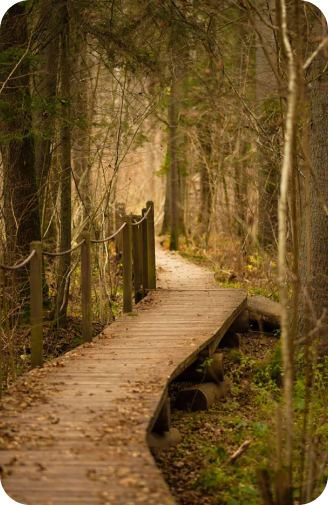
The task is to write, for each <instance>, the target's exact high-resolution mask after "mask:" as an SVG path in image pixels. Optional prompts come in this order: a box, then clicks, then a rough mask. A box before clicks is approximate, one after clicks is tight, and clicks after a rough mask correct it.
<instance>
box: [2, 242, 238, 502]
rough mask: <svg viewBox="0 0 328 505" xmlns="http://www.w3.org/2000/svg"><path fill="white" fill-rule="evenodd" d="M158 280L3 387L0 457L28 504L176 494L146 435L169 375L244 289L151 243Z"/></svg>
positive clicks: (221, 321) (227, 314)
mask: <svg viewBox="0 0 328 505" xmlns="http://www.w3.org/2000/svg"><path fill="white" fill-rule="evenodd" d="M156 254H157V257H156V261H157V267H158V275H159V280H158V286H159V289H158V290H157V291H156V292H152V293H150V294H149V295H148V296H147V297H146V298H144V299H143V300H142V302H140V303H139V304H138V306H137V307H136V309H135V311H136V313H137V315H136V316H133V315H124V316H122V317H120V318H119V319H118V320H117V321H116V322H115V323H114V324H112V325H111V326H110V327H108V329H106V330H105V331H104V332H103V334H101V335H100V336H98V337H97V338H96V339H94V342H93V343H91V344H84V345H83V346H81V347H80V348H78V349H75V350H74V351H71V352H70V353H68V354H66V355H65V356H64V357H63V358H62V359H59V360H57V361H55V362H53V363H50V364H47V365H46V366H45V367H44V368H43V369H41V370H39V369H38V370H34V371H32V372H30V373H29V374H27V375H26V376H24V377H23V378H22V379H21V380H19V381H18V382H17V383H16V385H15V386H13V388H12V389H11V390H10V392H9V393H8V394H7V395H5V398H4V400H3V401H2V404H1V410H0V449H1V451H0V465H1V469H2V473H3V477H2V485H3V487H4V489H5V491H6V492H7V493H8V495H9V496H11V497H12V498H13V499H14V500H16V501H17V502H18V503H22V504H25V505H57V504H58V505H59V504H61V505H73V504H74V505H84V504H85V505H86V504H88V505H120V504H122V505H123V504H124V505H138V504H145V505H148V504H149V505H150V504H154V505H155V504H156V505H166V504H173V503H175V501H174V499H173V498H172V496H171V495H170V493H169V490H168V488H167V486H166V484H165V482H164V480H163V478H162V476H161V473H160V471H159V470H158V469H157V467H156V465H155V463H154V461H153V458H152V456H151V454H150V452H149V449H148V445H147V442H146V434H147V431H148V430H150V429H151V427H152V424H153V422H154V419H155V418H156V416H157V414H158V412H159V409H160V407H161V404H162V402H163V399H164V398H165V393H166V389H167V386H168V383H169V382H170V380H171V379H172V378H174V377H175V376H177V375H178V374H179V373H180V372H181V371H182V370H183V369H184V368H186V366H187V365H188V364H190V363H191V362H192V361H193V360H194V359H195V358H196V356H197V355H198V353H199V351H200V350H201V349H203V348H205V347H206V346H207V345H208V344H209V343H210V342H212V341H214V340H215V343H218V342H219V340H220V339H221V338H222V336H223V335H224V333H225V332H226V331H227V329H228V327H229V326H230V324H231V323H232V322H233V321H234V319H235V318H236V317H237V316H238V315H239V313H240V312H241V311H242V310H243V309H244V308H245V307H246V295H245V292H243V291H241V290H232V289H219V288H217V286H216V284H215V281H214V279H213V273H212V272H209V271H207V270H205V269H202V268H200V267H198V266H195V265H193V264H191V263H189V262H188V261H186V260H183V259H182V258H181V257H180V256H179V255H178V254H177V253H169V252H167V251H165V250H163V249H162V248H157V252H156Z"/></svg>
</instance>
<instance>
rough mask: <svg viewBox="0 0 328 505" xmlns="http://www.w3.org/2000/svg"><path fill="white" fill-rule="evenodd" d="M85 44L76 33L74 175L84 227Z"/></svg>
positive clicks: (87, 202)
mask: <svg viewBox="0 0 328 505" xmlns="http://www.w3.org/2000/svg"><path fill="white" fill-rule="evenodd" d="M86 49H87V45H86V40H85V39H84V38H83V37H82V35H81V34H78V35H77V41H76V47H75V50H74V53H75V60H76V64H75V72H74V73H75V76H76V80H75V88H76V89H75V90H74V91H75V93H74V95H75V103H74V112H75V114H76V115H77V117H79V118H80V120H81V119H82V126H81V127H79V128H76V131H75V138H74V151H73V153H74V154H73V156H74V175H75V181H76V185H77V191H78V198H77V199H78V200H80V199H81V200H82V205H83V217H82V219H83V221H84V222H85V223H86V225H85V228H86V229H88V228H89V227H90V223H89V222H88V219H89V218H90V214H91V192H90V184H91V181H90V166H89V159H90V141H89V135H90V134H91V127H90V119H91V118H90V117H89V116H90V113H91V114H92V111H90V112H89V106H88V104H89V93H88V81H89V75H88V71H87V50H86Z"/></svg>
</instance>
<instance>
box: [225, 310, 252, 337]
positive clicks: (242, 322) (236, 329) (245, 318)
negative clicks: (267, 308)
mask: <svg viewBox="0 0 328 505" xmlns="http://www.w3.org/2000/svg"><path fill="white" fill-rule="evenodd" d="M248 332H249V312H248V310H247V309H246V310H243V311H242V312H241V313H240V314H239V316H238V317H237V318H236V319H235V320H234V322H233V323H232V324H231V326H230V328H229V329H228V331H227V333H248Z"/></svg>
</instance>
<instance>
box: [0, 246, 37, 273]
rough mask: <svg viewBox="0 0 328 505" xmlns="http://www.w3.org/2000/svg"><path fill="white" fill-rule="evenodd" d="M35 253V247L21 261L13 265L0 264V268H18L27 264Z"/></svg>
mask: <svg viewBox="0 0 328 505" xmlns="http://www.w3.org/2000/svg"><path fill="white" fill-rule="evenodd" d="M35 254H36V249H33V251H31V252H30V254H29V255H28V257H27V258H25V260H23V261H22V262H21V263H17V265H13V266H6V265H1V264H0V268H2V269H3V270H19V269H20V268H23V267H25V265H27V264H28V263H29V262H30V261H31V259H32V258H33V257H34V256H35Z"/></svg>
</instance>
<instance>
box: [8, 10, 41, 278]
mask: <svg viewBox="0 0 328 505" xmlns="http://www.w3.org/2000/svg"><path fill="white" fill-rule="evenodd" d="M0 40H1V48H0V49H1V53H2V60H1V61H2V64H1V67H0V69H1V70H0V72H1V74H0V79H1V82H2V83H5V86H4V88H3V91H2V93H1V97H0V101H1V113H0V128H1V137H0V149H1V155H2V161H3V193H4V218H5V231H6V249H7V251H6V252H7V258H6V260H7V261H8V262H13V261H15V260H16V259H17V258H18V257H19V256H22V255H24V256H25V255H27V254H28V253H29V243H30V242H31V241H32V240H40V238H41V236H40V219H39V208H38V193H37V185H36V177H35V159H34V137H33V135H32V134H31V131H32V115H31V96H30V88H29V79H30V77H29V64H28V57H27V56H25V57H24V53H25V51H26V50H27V49H26V48H27V46H28V36H27V20H26V14H25V3H18V4H15V5H14V6H13V7H11V8H10V9H9V10H8V11H7V12H6V14H5V16H4V18H3V20H2V23H1V27H0ZM6 53H7V57H6ZM10 55H11V57H9V56H10ZM13 55H14V57H13ZM21 58H22V61H21V63H18V62H19V60H20V59H21ZM13 60H14V61H13ZM16 65H17V69H16V70H14V67H15V66H16ZM11 72H13V74H12V76H10V73H11ZM23 277H24V275H23ZM20 278H21V276H20ZM16 287H17V286H16Z"/></svg>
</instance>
